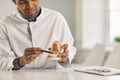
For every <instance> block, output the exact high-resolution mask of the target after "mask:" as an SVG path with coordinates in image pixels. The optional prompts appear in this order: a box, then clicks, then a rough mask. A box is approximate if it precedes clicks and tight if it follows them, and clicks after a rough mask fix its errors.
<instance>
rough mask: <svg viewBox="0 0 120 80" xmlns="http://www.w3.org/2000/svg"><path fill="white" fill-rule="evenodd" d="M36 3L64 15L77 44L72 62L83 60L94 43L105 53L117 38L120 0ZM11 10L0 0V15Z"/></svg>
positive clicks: (7, 2) (47, 0)
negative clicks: (102, 46)
mask: <svg viewBox="0 0 120 80" xmlns="http://www.w3.org/2000/svg"><path fill="white" fill-rule="evenodd" d="M40 4H41V6H43V7H47V8H51V9H54V10H57V11H59V12H61V13H62V14H63V16H64V17H65V18H66V20H67V22H68V24H69V26H70V29H71V32H72V34H73V36H74V39H75V46H76V48H77V55H76V58H75V60H74V61H73V62H77V63H80V62H83V61H84V59H86V56H88V54H89V53H91V52H94V51H93V50H94V49H96V45H98V44H100V45H104V49H105V53H106V54H107V53H110V52H111V51H112V50H113V48H114V45H115V44H119V42H120V31H119V28H120V0H41V1H40ZM15 10H16V7H15V5H14V4H13V2H12V0H0V19H1V18H2V17H4V16H6V15H9V14H10V13H11V12H12V11H15ZM97 49H101V48H97ZM98 51H99V52H102V51H101V50H98ZM98 51H96V54H97V52H98ZM99 55H100V53H99V54H98V55H97V56H99ZM104 60H106V56H105V59H104ZM104 60H103V61H104ZM103 63H104V62H103ZM103 63H102V64H103Z"/></svg>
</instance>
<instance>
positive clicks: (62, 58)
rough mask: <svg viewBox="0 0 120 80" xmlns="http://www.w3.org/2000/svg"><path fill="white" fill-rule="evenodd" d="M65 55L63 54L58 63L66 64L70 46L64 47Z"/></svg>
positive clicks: (65, 45)
mask: <svg viewBox="0 0 120 80" xmlns="http://www.w3.org/2000/svg"><path fill="white" fill-rule="evenodd" d="M62 47H63V49H64V50H63V53H61V54H60V55H59V56H60V57H61V59H60V60H59V61H58V62H62V63H64V62H66V61H67V60H68V56H69V55H68V53H69V51H68V49H67V48H68V44H64V45H63V46H62Z"/></svg>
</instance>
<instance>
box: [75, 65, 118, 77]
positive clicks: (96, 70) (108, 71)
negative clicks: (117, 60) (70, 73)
mask: <svg viewBox="0 0 120 80" xmlns="http://www.w3.org/2000/svg"><path fill="white" fill-rule="evenodd" d="M74 71H76V72H83V73H88V74H94V75H101V76H111V75H120V70H118V69H113V68H107V67H100V66H90V67H79V68H77V69H74Z"/></svg>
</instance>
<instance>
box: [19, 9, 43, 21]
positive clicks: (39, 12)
mask: <svg viewBox="0 0 120 80" xmlns="http://www.w3.org/2000/svg"><path fill="white" fill-rule="evenodd" d="M41 11H42V10H41V8H40V7H39V8H38V11H37V16H36V17H35V18H34V19H32V20H29V19H27V18H26V17H25V16H24V15H23V14H22V13H21V12H20V11H19V10H18V12H19V14H20V15H21V16H22V17H23V18H24V19H26V20H27V21H29V22H35V21H36V18H37V17H38V16H39V15H40V14H41Z"/></svg>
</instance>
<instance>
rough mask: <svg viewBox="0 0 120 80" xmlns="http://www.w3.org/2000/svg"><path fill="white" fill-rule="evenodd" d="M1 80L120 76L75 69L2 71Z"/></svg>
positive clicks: (83, 79) (116, 79) (112, 78)
mask: <svg viewBox="0 0 120 80" xmlns="http://www.w3.org/2000/svg"><path fill="white" fill-rule="evenodd" d="M0 80H120V75H116V76H98V75H92V74H86V73H80V72H74V70H73V69H66V70H49V69H48V70H40V69H39V70H38V69H34V70H23V71H0Z"/></svg>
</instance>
